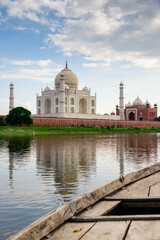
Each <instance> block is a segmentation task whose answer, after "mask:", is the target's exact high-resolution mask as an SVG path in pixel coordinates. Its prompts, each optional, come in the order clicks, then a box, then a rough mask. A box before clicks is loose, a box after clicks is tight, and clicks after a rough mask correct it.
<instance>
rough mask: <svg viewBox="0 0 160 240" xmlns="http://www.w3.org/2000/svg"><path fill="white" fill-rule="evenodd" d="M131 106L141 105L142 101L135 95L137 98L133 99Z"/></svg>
mask: <svg viewBox="0 0 160 240" xmlns="http://www.w3.org/2000/svg"><path fill="white" fill-rule="evenodd" d="M132 105H133V106H142V105H143V101H142V100H141V99H140V98H139V97H138V96H137V98H136V99H135V100H134V102H133V104H132Z"/></svg>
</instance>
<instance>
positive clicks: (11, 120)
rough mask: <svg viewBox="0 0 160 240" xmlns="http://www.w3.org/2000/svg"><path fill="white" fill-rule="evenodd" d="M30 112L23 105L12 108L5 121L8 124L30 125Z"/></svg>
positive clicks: (31, 121)
mask: <svg viewBox="0 0 160 240" xmlns="http://www.w3.org/2000/svg"><path fill="white" fill-rule="evenodd" d="M30 115H31V112H30V111H29V110H27V109H26V108H23V107H16V108H13V109H12V110H11V111H10V112H9V114H8V115H7V117H6V122H7V123H8V124H10V125H20V126H22V125H23V124H25V125H31V124H32V123H33V120H32V119H31V117H30Z"/></svg>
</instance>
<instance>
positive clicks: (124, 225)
mask: <svg viewBox="0 0 160 240" xmlns="http://www.w3.org/2000/svg"><path fill="white" fill-rule="evenodd" d="M128 225H129V222H125V221H123V222H114V223H113V222H98V223H96V224H95V225H94V226H93V228H91V230H90V231H89V232H87V233H86V234H85V235H84V236H83V237H82V238H81V240H111V239H114V240H122V239H124V236H125V234H126V231H127V229H128Z"/></svg>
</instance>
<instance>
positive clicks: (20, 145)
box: [1, 135, 33, 188]
mask: <svg viewBox="0 0 160 240" xmlns="http://www.w3.org/2000/svg"><path fill="white" fill-rule="evenodd" d="M32 140H33V136H30V135H28V136H24V135H23V136H12V137H5V138H4V139H3V141H1V144H2V143H3V142H4V141H5V143H7V147H8V152H9V154H8V157H9V166H8V169H9V180H10V183H9V185H10V187H11V188H13V183H14V178H13V172H14V169H15V166H17V167H18V168H20V167H23V166H24V164H25V162H26V161H27V160H28V154H29V153H30V148H31V143H32Z"/></svg>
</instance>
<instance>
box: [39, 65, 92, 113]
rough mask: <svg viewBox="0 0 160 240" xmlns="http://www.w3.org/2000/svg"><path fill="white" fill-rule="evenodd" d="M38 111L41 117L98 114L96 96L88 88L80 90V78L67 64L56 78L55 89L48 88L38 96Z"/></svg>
mask: <svg viewBox="0 0 160 240" xmlns="http://www.w3.org/2000/svg"><path fill="white" fill-rule="evenodd" d="M36 109H37V110H36V111H37V115H39V116H64V117H65V116H66V117H77V116H78V115H88V116H93V115H95V114H96V94H95V95H94V96H91V91H90V89H88V88H87V87H86V86H85V87H84V88H83V89H82V90H78V78H77V76H76V75H75V74H74V73H73V72H72V71H71V70H70V69H69V68H68V66H67V64H66V67H65V68H64V69H63V70H62V71H61V72H60V73H58V74H57V76H56V77H55V89H54V90H52V89H50V88H49V87H48V86H47V87H46V88H45V89H44V90H42V92H41V96H40V95H38V94H37V108H36Z"/></svg>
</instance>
